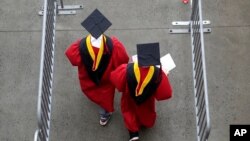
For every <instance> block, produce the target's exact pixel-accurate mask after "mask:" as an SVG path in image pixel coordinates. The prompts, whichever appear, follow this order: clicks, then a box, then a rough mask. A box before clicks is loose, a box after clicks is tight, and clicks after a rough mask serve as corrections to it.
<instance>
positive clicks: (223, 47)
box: [0, 0, 250, 141]
mask: <svg viewBox="0 0 250 141" xmlns="http://www.w3.org/2000/svg"><path fill="white" fill-rule="evenodd" d="M64 3H65V4H83V5H84V9H83V10H81V11H78V14H77V15H75V16H58V17H57V32H56V43H57V45H56V52H55V55H56V56H55V57H56V60H55V75H54V90H53V92H54V93H53V105H52V106H53V107H52V122H51V136H50V139H51V141H59V140H60V141H93V140H98V141H99V140H100V141H108V140H119V141H126V140H128V135H127V131H126V129H125V127H124V124H123V120H122V116H121V113H120V107H119V102H120V94H119V93H118V92H117V94H116V98H115V105H116V112H115V113H114V116H113V118H112V121H111V123H110V124H109V125H108V126H107V127H104V128H103V127H100V126H99V124H98V113H97V110H98V107H97V106H95V105H94V104H93V103H91V102H90V101H88V100H87V99H86V97H85V96H83V95H82V92H81V90H80V87H79V83H78V78H77V70H76V68H73V67H72V66H71V65H70V64H69V62H68V61H67V59H66V58H65V56H64V51H65V49H66V47H67V46H68V45H69V44H70V43H71V42H72V41H74V40H75V39H77V38H79V37H82V36H85V35H86V34H87V32H86V31H85V30H83V28H82V27H80V22H81V21H82V20H83V19H84V18H86V17H87V16H88V14H89V13H90V12H92V11H93V10H94V9H95V8H98V9H100V11H102V12H103V14H104V15H105V16H107V17H108V18H109V19H110V21H111V22H112V23H113V25H112V27H111V28H110V30H108V31H107V32H106V33H107V34H108V35H115V36H117V37H118V38H119V39H120V40H121V41H122V42H123V43H124V45H125V46H126V48H127V51H128V53H129V54H130V55H132V54H134V53H136V48H135V47H136V44H137V43H146V42H160V46H161V55H164V54H166V53H171V55H172V57H173V59H174V60H175V63H176V65H177V67H176V69H174V70H173V71H172V72H171V74H170V80H171V83H172V86H173V90H174V97H173V98H172V99H171V100H169V101H163V102H159V103H157V112H158V119H157V122H156V124H155V126H154V127H153V128H152V129H147V130H143V131H142V132H141V140H143V141H152V140H154V141H166V140H167V141H183V140H185V141H195V140H196V137H195V136H196V129H195V116H194V98H193V84H192V72H191V68H192V66H191V47H190V36H189V35H170V34H168V29H169V28H172V26H171V22H172V21H173V20H187V19H189V14H190V7H189V5H184V4H182V3H181V1H180V0H167V1H164V0H137V1H134V0H127V1H122V0H108V1H105V3H104V2H100V1H97V0H92V1H86V0H84V1H80V0H68V1H67V0H65V1H64ZM41 5H42V1H29V0H20V1H14V0H2V1H1V2H0V12H1V15H0V140H1V141H17V140H18V141H30V140H33V134H34V132H35V130H36V128H37V119H36V108H37V88H38V75H39V65H40V64H39V63H40V43H41V39H40V38H41V22H42V19H41V17H39V16H37V14H36V13H37V11H38V10H39V9H40V6H41ZM203 7H204V19H209V20H211V22H212V25H211V26H210V27H212V33H211V34H207V35H205V47H206V59H207V73H208V74H207V76H208V88H209V89H208V90H209V100H210V114H211V124H212V130H211V135H210V138H209V141H228V140H229V125H230V124H249V123H250V114H249V112H248V111H249V110H248V108H249V107H250V104H249V99H250V95H249V91H250V87H249V86H250V74H249V73H250V67H249V61H250V56H249V53H250V49H249V45H250V40H249V38H250V26H249V25H250V24H249V22H250V18H249V17H248V13H249V12H250V8H249V7H250V1H249V0H241V1H235V0H220V1H219V0H210V1H208V0H204V3H203Z"/></svg>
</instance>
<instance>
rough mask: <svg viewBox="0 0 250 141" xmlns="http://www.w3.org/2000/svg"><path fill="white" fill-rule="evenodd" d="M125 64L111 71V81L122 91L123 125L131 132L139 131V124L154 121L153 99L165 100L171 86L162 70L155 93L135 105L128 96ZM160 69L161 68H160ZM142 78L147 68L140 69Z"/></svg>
mask: <svg viewBox="0 0 250 141" xmlns="http://www.w3.org/2000/svg"><path fill="white" fill-rule="evenodd" d="M126 68H127V64H123V65H121V66H119V67H118V68H117V69H116V70H115V71H113V72H111V75H110V76H111V82H112V83H113V84H114V85H115V86H116V88H117V89H118V90H119V91H120V92H122V98H121V111H122V115H123V119H124V122H125V125H126V127H127V129H128V130H130V131H132V132H136V131H139V129H140V126H145V127H152V126H153V125H154V123H155V119H156V112H155V99H156V100H165V99H169V98H170V97H171V96H172V88H171V86H170V83H169V80H168V77H167V76H166V75H165V73H164V72H162V80H161V82H160V84H159V85H158V88H157V90H156V91H155V93H154V94H153V95H152V96H151V97H150V98H148V99H147V100H146V101H145V102H144V103H142V104H140V105H137V104H136V103H135V101H134V99H132V97H131V96H130V93H129V89H128V85H127V79H126V71H127V70H126ZM161 71H162V70H161ZM140 72H141V77H142V79H144V78H145V76H146V73H147V70H145V69H144V70H143V69H140Z"/></svg>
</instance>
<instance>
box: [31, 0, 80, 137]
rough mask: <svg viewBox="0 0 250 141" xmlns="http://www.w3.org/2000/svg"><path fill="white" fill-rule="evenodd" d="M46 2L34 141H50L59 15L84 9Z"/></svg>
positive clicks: (43, 12) (55, 0) (50, 1)
mask: <svg viewBox="0 0 250 141" xmlns="http://www.w3.org/2000/svg"><path fill="white" fill-rule="evenodd" d="M60 4H61V6H59V5H58V1H57V0H44V6H43V8H42V10H41V11H39V13H38V14H39V15H43V27H42V43H41V62H40V75H39V87H38V102H37V103H38V104H37V118H38V129H37V130H36V132H35V135H34V141H49V132H50V119H51V102H52V82H53V67H54V52H55V26H56V16H57V14H67V15H69V14H76V12H75V11H72V9H82V8H83V7H82V5H71V6H64V5H63V0H60Z"/></svg>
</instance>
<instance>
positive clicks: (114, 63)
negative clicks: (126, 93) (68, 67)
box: [65, 9, 129, 126]
mask: <svg viewBox="0 0 250 141" xmlns="http://www.w3.org/2000/svg"><path fill="white" fill-rule="evenodd" d="M81 24H82V26H83V27H84V28H86V30H88V31H89V32H90V35H88V36H87V37H85V38H82V39H78V40H76V41H75V42H73V43H72V44H71V45H70V46H69V47H68V48H67V49H66V51H65V54H66V56H67V58H68V59H69V61H70V62H71V64H72V65H73V66H77V67H78V77H79V80H80V85H81V89H82V91H83V93H84V94H85V95H86V96H87V97H88V98H89V99H90V100H91V101H93V102H94V103H96V104H97V105H99V106H100V111H99V112H100V124H101V125H103V126H104V125H106V124H107V122H108V121H109V119H110V117H111V113H112V112H113V111H114V93H115V86H114V85H113V84H112V83H111V82H110V79H109V78H110V73H111V71H113V70H114V69H115V68H117V67H118V66H119V65H121V64H124V63H128V60H129V57H128V55H127V53H126V50H125V48H124V46H123V44H122V43H121V42H120V41H119V40H118V39H117V38H116V37H109V36H107V35H104V34H103V32H104V31H105V30H106V29H107V28H108V27H109V26H110V25H111V23H110V22H109V21H108V19H106V18H105V17H104V16H103V15H102V14H101V13H100V11H98V10H97V9H96V10H95V11H94V12H93V13H92V14H90V15H89V16H88V17H87V18H86V19H85V20H84V21H83V22H82V23H81Z"/></svg>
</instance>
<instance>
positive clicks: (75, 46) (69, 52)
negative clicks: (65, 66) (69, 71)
mask: <svg viewBox="0 0 250 141" xmlns="http://www.w3.org/2000/svg"><path fill="white" fill-rule="evenodd" d="M80 41H81V40H80V39H79V40H77V41H75V42H73V43H72V44H71V45H70V46H69V47H68V48H67V49H66V51H65V55H66V56H67V57H68V59H69V61H70V63H71V64H72V65H73V66H79V65H80V63H81V56H80V51H79V46H80Z"/></svg>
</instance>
